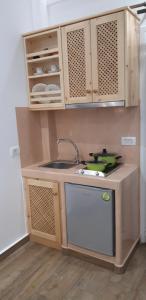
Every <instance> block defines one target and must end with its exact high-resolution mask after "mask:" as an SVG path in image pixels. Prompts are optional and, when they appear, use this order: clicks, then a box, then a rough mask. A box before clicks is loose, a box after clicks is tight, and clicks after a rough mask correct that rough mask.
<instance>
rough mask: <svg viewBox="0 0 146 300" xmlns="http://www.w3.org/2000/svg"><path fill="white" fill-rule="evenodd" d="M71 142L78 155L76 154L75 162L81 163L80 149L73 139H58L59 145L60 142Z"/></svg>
mask: <svg viewBox="0 0 146 300" xmlns="http://www.w3.org/2000/svg"><path fill="white" fill-rule="evenodd" d="M62 142H63V143H70V144H72V145H73V147H74V149H75V151H76V156H75V163H77V164H79V162H80V154H79V149H78V147H77V145H76V144H75V143H74V142H73V141H72V140H71V139H57V144H58V145H59V144H60V143H62Z"/></svg>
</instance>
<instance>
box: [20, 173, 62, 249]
mask: <svg viewBox="0 0 146 300" xmlns="http://www.w3.org/2000/svg"><path fill="white" fill-rule="evenodd" d="M25 191H26V198H27V209H28V228H29V233H30V238H31V240H33V241H35V242H38V243H41V244H44V245H46V246H51V247H54V248H60V247H61V230H60V204H59V191H58V183H54V182H49V181H42V180H37V179H26V180H25Z"/></svg>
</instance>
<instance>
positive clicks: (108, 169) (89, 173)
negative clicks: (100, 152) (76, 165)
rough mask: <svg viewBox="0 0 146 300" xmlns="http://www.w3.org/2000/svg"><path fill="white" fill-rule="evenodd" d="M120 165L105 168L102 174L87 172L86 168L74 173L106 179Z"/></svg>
mask: <svg viewBox="0 0 146 300" xmlns="http://www.w3.org/2000/svg"><path fill="white" fill-rule="evenodd" d="M121 165H122V163H117V164H116V165H115V166H114V167H107V168H106V169H105V170H104V172H99V171H92V170H87V168H83V169H80V170H78V171H77V172H76V173H78V174H80V175H86V176H97V177H107V176H109V175H110V174H112V173H113V172H115V171H116V170H118V169H119V168H120V167H121Z"/></svg>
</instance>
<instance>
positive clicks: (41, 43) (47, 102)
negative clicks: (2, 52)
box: [24, 28, 64, 110]
mask: <svg viewBox="0 0 146 300" xmlns="http://www.w3.org/2000/svg"><path fill="white" fill-rule="evenodd" d="M24 45H25V50H26V70H27V82H28V96H29V107H30V109H32V110H37V109H38V110H43V109H57V108H58V109H62V108H64V88H63V68H62V46H61V30H60V28H56V29H52V30H48V31H44V32H41V33H35V34H32V35H28V36H26V37H25V38H24Z"/></svg>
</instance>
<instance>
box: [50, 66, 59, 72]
mask: <svg viewBox="0 0 146 300" xmlns="http://www.w3.org/2000/svg"><path fill="white" fill-rule="evenodd" d="M58 71H59V65H58V64H53V65H51V66H50V68H49V71H48V72H49V73H51V72H58Z"/></svg>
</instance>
